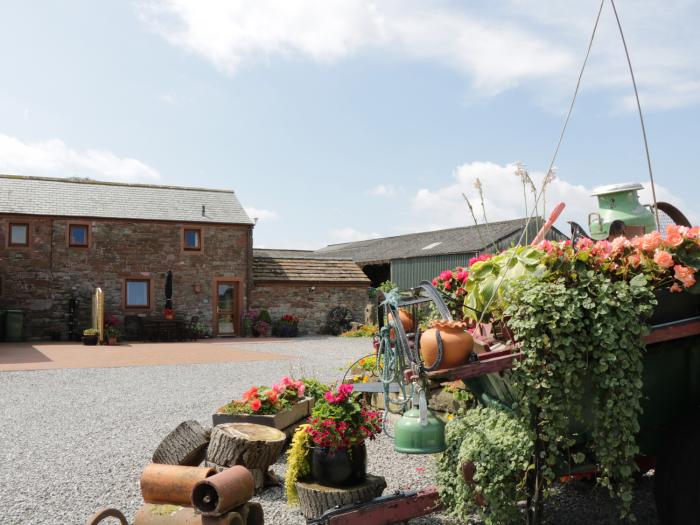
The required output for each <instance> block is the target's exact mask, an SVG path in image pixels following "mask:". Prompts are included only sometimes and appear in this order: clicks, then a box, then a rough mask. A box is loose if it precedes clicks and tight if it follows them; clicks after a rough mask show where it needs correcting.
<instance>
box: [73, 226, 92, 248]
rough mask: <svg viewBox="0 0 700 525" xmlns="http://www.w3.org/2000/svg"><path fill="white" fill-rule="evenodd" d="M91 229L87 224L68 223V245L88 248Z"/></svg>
mask: <svg viewBox="0 0 700 525" xmlns="http://www.w3.org/2000/svg"><path fill="white" fill-rule="evenodd" d="M88 235H89V230H88V226H87V224H70V225H68V246H71V247H74V248H87V247H88V245H89V241H88Z"/></svg>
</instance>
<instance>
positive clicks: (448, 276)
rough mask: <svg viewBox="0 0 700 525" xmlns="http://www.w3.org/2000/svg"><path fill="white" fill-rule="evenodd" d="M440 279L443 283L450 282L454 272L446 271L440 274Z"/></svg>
mask: <svg viewBox="0 0 700 525" xmlns="http://www.w3.org/2000/svg"><path fill="white" fill-rule="evenodd" d="M440 279H442V280H443V281H449V280H450V279H452V270H444V271H443V272H442V273H441V274H440Z"/></svg>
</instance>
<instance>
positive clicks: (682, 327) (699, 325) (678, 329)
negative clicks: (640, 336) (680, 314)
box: [644, 319, 700, 345]
mask: <svg viewBox="0 0 700 525" xmlns="http://www.w3.org/2000/svg"><path fill="white" fill-rule="evenodd" d="M693 335H700V319H698V320H695V321H689V322H687V323H681V324H677V325H673V326H663V327H660V328H655V329H653V330H652V331H651V333H650V334H649V335H647V336H646V337H645V338H644V343H646V344H648V345H651V344H654V343H662V342H664V341H673V340H674V339H681V338H683V337H690V336H693Z"/></svg>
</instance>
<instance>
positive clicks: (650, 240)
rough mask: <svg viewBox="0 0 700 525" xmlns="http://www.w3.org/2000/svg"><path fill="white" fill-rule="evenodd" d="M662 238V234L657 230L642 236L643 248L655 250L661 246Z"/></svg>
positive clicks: (649, 250)
mask: <svg viewBox="0 0 700 525" xmlns="http://www.w3.org/2000/svg"><path fill="white" fill-rule="evenodd" d="M662 240H663V239H662V238H661V234H660V233H659V232H657V231H653V232H651V233H647V234H646V235H644V236H643V237H642V250H644V251H645V252H653V251H654V250H656V249H657V248H658V247H659V244H661V241H662Z"/></svg>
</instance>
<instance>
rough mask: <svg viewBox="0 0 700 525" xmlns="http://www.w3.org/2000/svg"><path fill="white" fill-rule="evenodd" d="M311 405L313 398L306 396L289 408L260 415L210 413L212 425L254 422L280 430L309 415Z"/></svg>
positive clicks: (312, 404)
mask: <svg viewBox="0 0 700 525" xmlns="http://www.w3.org/2000/svg"><path fill="white" fill-rule="evenodd" d="M313 406H314V400H313V398H310V397H307V398H304V399H303V400H302V401H299V402H298V403H297V404H295V405H293V406H292V407H291V408H288V409H287V410H282V412H278V413H277V414H270V415H266V416H261V415H257V414H223V413H221V412H216V413H215V414H213V415H212V417H211V419H212V422H213V424H214V426H216V425H222V424H224V423H254V424H256V425H265V426H268V427H274V428H277V429H279V430H282V429H284V428H287V427H290V426H292V425H293V424H294V423H296V422H298V421H300V420H302V419H304V418H306V417H308V416H310V415H311V409H312V408H313Z"/></svg>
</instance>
